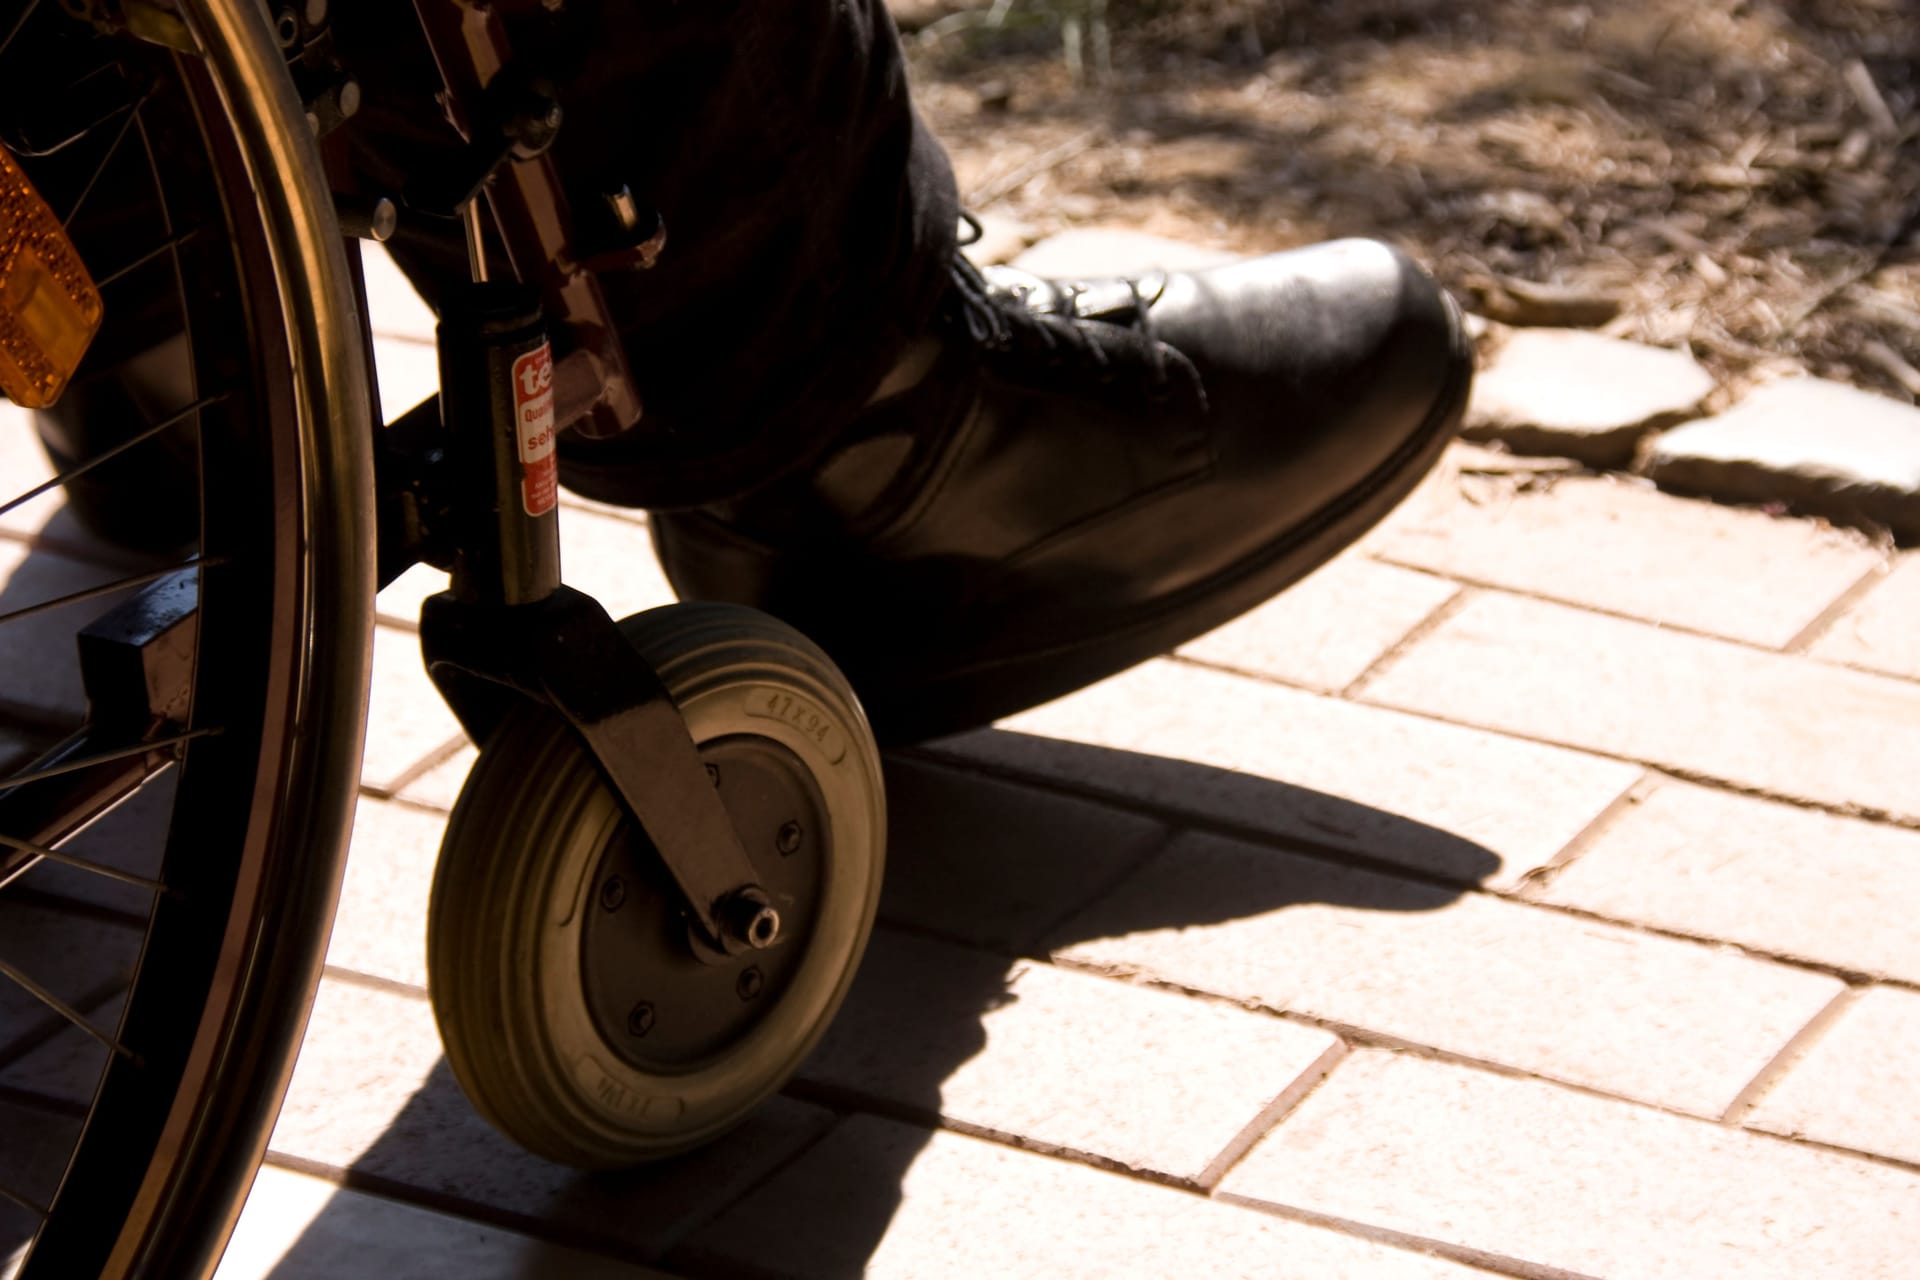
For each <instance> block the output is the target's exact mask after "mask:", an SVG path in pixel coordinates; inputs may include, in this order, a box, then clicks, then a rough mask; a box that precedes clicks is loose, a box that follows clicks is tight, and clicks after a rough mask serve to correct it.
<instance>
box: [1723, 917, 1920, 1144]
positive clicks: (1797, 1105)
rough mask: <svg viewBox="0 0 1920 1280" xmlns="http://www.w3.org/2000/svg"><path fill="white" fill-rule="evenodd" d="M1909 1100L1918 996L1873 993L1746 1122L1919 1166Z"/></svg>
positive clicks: (1915, 1072)
mask: <svg viewBox="0 0 1920 1280" xmlns="http://www.w3.org/2000/svg"><path fill="white" fill-rule="evenodd" d="M1908 919H1909V920H1911V919H1912V917H1911V916H1909V917H1908ZM1916 1097H1920V994H1916V993H1914V992H1912V991H1902V990H1899V989H1897V988H1892V987H1874V988H1872V989H1870V990H1868V991H1867V992H1866V993H1865V994H1864V995H1862V996H1861V997H1860V999H1859V1001H1858V1002H1857V1003H1855V1004H1854V1005H1853V1007H1851V1008H1850V1009H1848V1010H1847V1011H1846V1012H1845V1013H1844V1014H1842V1015H1841V1017H1840V1020H1839V1021H1838V1022H1836V1023H1834V1025H1833V1026H1831V1027H1829V1028H1827V1032H1826V1034H1825V1035H1824V1036H1822V1037H1821V1038H1820V1039H1819V1040H1817V1041H1816V1042H1815V1043H1814V1045H1813V1047H1812V1049H1810V1050H1809V1051H1808V1052H1807V1055H1806V1056H1805V1057H1804V1058H1802V1059H1801V1060H1800V1061H1799V1062H1798V1063H1797V1064H1796V1065H1795V1066H1794V1067H1793V1069H1792V1070H1791V1071H1789V1072H1788V1073H1787V1075H1786V1077H1785V1078H1784V1079H1782V1080H1781V1081H1780V1082H1779V1083H1777V1084H1776V1085H1774V1087H1773V1089H1772V1090H1771V1091H1770V1092H1768V1093H1767V1094H1766V1095H1765V1096H1763V1097H1762V1098H1761V1100H1760V1105H1759V1106H1758V1107H1756V1108H1755V1109H1754V1111H1753V1113H1752V1114H1751V1115H1750V1116H1748V1117H1747V1123H1748V1124H1749V1125H1751V1126H1752V1127H1753V1128H1756V1129H1767V1130H1770V1131H1772V1132H1774V1133H1785V1134H1792V1135H1794V1136H1795V1137H1804V1138H1812V1139H1813V1140H1815V1141H1816V1142H1827V1143H1831V1144H1833V1145H1834V1146H1837V1147H1851V1148H1853V1149H1854V1150H1856V1151H1870V1152H1872V1153H1874V1154H1875V1155H1882V1156H1890V1157H1892V1158H1893V1159H1895V1160H1904V1161H1906V1162H1907V1163H1908V1164H1920V1108H1916V1107H1915V1106H1914V1099H1915V1098H1916Z"/></svg>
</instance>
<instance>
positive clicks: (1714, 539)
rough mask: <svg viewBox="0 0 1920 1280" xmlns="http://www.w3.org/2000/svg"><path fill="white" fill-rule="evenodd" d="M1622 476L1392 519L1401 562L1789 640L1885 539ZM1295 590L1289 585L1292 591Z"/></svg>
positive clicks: (1518, 483)
mask: <svg viewBox="0 0 1920 1280" xmlns="http://www.w3.org/2000/svg"><path fill="white" fill-rule="evenodd" d="M1644 483H1645V482H1644V481H1642V482H1639V483H1632V482H1623V481H1621V480H1619V479H1617V478H1612V477H1609V478H1590V477H1582V476H1555V477H1551V478H1549V479H1548V480H1546V481H1545V482H1539V481H1537V480H1535V479H1534V478H1533V477H1528V476H1525V475H1522V476H1518V477H1514V478H1513V481H1512V482H1511V483H1508V484H1505V485H1499V486H1493V485H1487V486H1483V487H1482V488H1480V489H1478V490H1473V491H1471V492H1472V493H1473V495H1474V496H1473V499H1472V500H1468V499H1467V498H1466V497H1465V496H1464V495H1463V496H1461V497H1460V498H1458V499H1456V500H1455V501H1453V502H1449V503H1446V504H1444V505H1439V504H1429V505H1426V506H1424V507H1423V508H1422V509H1420V510H1419V512H1418V513H1417V514H1416V513H1411V512H1410V513H1409V516H1408V518H1405V519H1401V520H1397V521H1395V522H1394V523H1393V524H1392V526H1391V527H1390V529H1389V530H1388V532H1387V535H1386V536H1385V537H1383V538H1382V539H1380V540H1378V541H1377V542H1376V543H1375V544H1374V546H1373V551H1374V554H1375V555H1378V556H1380V557H1382V558H1384V559H1387V560H1391V561H1393V562H1394V563H1396V564H1401V565H1407V566H1410V567H1413V568H1418V569H1424V570H1427V571H1428V572H1431V573H1439V574H1446V575H1449V576H1451V577H1456V578H1463V579H1467V580H1469V581H1473V582H1481V583H1487V584H1489V585H1492V586H1496V587H1505V588H1508V589H1510V590H1514V591H1523V592H1528V593H1530V594H1535V595H1543V596H1548V597H1551V598H1553V599H1557V600H1564V601H1566V602H1568V603H1569V604H1578V605H1585V606H1588V607H1591V608H1595V609H1604V610H1607V611H1608V612H1611V613H1624V614H1629V615H1631V616H1633V617H1636V618H1644V619H1646V620H1647V621H1649V622H1659V623H1664V624H1667V625H1670V626H1678V627H1686V628H1688V629H1690V630H1694V631H1704V632H1707V633H1709V634H1713V635H1722V636H1726V637H1728V638H1730V639H1734V640H1747V641H1751V642H1752V643H1754V644H1761V645H1767V646H1770V647H1773V648H1779V647H1781V646H1784V645H1785V644H1786V643H1787V642H1788V641H1790V640H1792V639H1793V638H1794V637H1795V636H1797V635H1799V634H1800V632H1801V631H1802V630H1803V629H1805V628H1806V627H1807V626H1808V625H1809V624H1810V623H1812V622H1813V621H1814V619H1816V618H1818V617H1819V616H1820V614H1821V611H1822V610H1824V609H1826V608H1827V607H1828V606H1829V605H1831V604H1832V603H1833V602H1834V601H1835V600H1837V599H1838V598H1839V597H1840V596H1841V594H1842V593H1843V592H1845V591H1846V590H1847V589H1848V588H1850V587H1852V586H1853V585H1854V584H1855V583H1856V582H1858V581H1859V580H1860V579H1861V578H1862V577H1863V576H1864V575H1865V574H1867V573H1870V572H1872V571H1873V569H1874V568H1875V566H1877V565H1879V564H1881V563H1882V562H1883V561H1884V559H1885V556H1884V553H1883V552H1881V551H1879V550H1877V549H1875V548H1873V547H1870V546H1868V545H1867V544H1866V542H1865V540H1864V539H1863V538H1861V537H1860V536H1859V535H1858V534H1854V533H1850V532H1842V531H1839V530H1834V529H1831V528H1827V527H1824V526H1822V525H1818V524H1815V523H1813V522H1811V521H1806V520H1780V519H1775V518H1773V517H1771V516H1767V515H1764V514H1762V513H1760V512H1757V511H1741V510H1736V509H1734V508H1731V507H1720V506H1715V505H1713V504H1711V503H1706V502H1695V501H1691V500H1689V499H1685V498H1675V497H1672V496H1671V495H1668V494H1664V493H1660V492H1658V491H1657V490H1654V489H1650V488H1644V487H1641V486H1642V485H1644ZM1284 598H1285V597H1282V599H1284Z"/></svg>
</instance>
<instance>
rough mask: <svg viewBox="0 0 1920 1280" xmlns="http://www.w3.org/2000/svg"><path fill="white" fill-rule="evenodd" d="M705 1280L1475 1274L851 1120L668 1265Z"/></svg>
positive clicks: (991, 1150) (1328, 1279)
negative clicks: (716, 1277)
mask: <svg viewBox="0 0 1920 1280" xmlns="http://www.w3.org/2000/svg"><path fill="white" fill-rule="evenodd" d="M682 1260H684V1262H685V1264H686V1265H689V1266H692V1267H694V1268H697V1269H698V1272H697V1273H698V1274H711V1273H713V1272H715V1271H720V1272H721V1273H723V1274H740V1273H746V1274H753V1275H779V1276H791V1277H794V1278H795V1280H814V1278H824V1277H830V1276H831V1277H838V1276H851V1275H862V1276H866V1277H869V1280H892V1278H894V1277H907V1276H995V1277H999V1276H1007V1277H1013V1276H1021V1277H1041V1276H1100V1277H1103V1280H1105V1278H1111V1280H1121V1278H1123V1277H1139V1278H1140V1280H1149V1278H1152V1280H1164V1277H1168V1276H1185V1275H1195V1274H1206V1275H1219V1276H1229V1275H1231V1276H1272V1277H1285V1278H1286V1280H1334V1278H1335V1277H1341V1278H1343V1280H1344V1278H1347V1277H1362V1276H1364V1277H1366V1278H1367V1280H1467V1277H1468V1276H1478V1275H1480V1274H1481V1273H1480V1272H1478V1271H1472V1270H1469V1269H1467V1268H1464V1267H1460V1266H1457V1265H1455V1264H1453V1263H1449V1262H1444V1261H1442V1260H1440V1259H1438V1258H1432V1257H1427V1256H1423V1255H1421V1254H1419V1253H1414V1252H1409V1251H1403V1250H1399V1249H1393V1248H1389V1247H1387V1246H1385V1245H1379V1244H1374V1243H1371V1242H1369V1241H1365V1240H1360V1239H1356V1238H1355V1237H1353V1236H1350V1235H1343V1234H1340V1233H1338V1232H1335V1231H1329V1230H1326V1229H1324V1228H1320V1227H1313V1226H1308V1225H1306V1224H1304V1223H1299V1222H1289V1221H1285V1220H1283V1219H1280V1218H1274V1217H1270V1216H1267V1215H1265V1214H1260V1213H1254V1212H1250V1211H1248V1210H1245V1209H1238V1208H1234V1207H1232V1206H1228V1205H1223V1204H1217V1203H1211V1202H1209V1201H1206V1200H1202V1199H1200V1198H1198V1197H1196V1196H1193V1195H1190V1194H1188V1193H1185V1192H1181V1191H1177V1190H1174V1189H1173V1188H1171V1187H1163V1186H1155V1185H1153V1184H1151V1183H1146V1182H1140V1181H1136V1180H1134V1179H1131V1178H1126V1177H1123V1176H1121V1175H1119V1174H1115V1173H1108V1172H1104V1171H1102V1170H1098V1169H1091V1168H1088V1167H1087V1166H1085V1165H1080V1164H1074V1163H1071V1162H1068V1161H1064V1160H1055V1159H1051V1158H1049V1157H1046V1156H1041V1155H1035V1154H1033V1153H1031V1152H1025V1151H1017V1150H1013V1149H1011V1148H1008V1147H1003V1146H999V1145H997V1144H994V1143H990V1142H985V1141H982V1140H979V1139H976V1138H970V1137H966V1136H964V1135H961V1134H956V1133H930V1132H928V1131H926V1130H924V1129H916V1128H911V1127H909V1126H907V1125H903V1124H897V1123H895V1122H893V1121H890V1120H882V1119H879V1118H876V1117H873V1116H855V1117H853V1118H852V1119H850V1120H848V1121H846V1122H845V1123H844V1124H842V1125H840V1127H839V1128H837V1129H835V1130H834V1131H833V1133H832V1134H830V1135H829V1136H828V1137H827V1139H826V1140H825V1141H824V1142H822V1143H821V1144H820V1145H819V1146H817V1147H815V1148H813V1149H812V1150H811V1151H809V1152H808V1153H807V1154H806V1156H805V1157H804V1158H803V1159H801V1160H799V1161H798V1162H796V1163H795V1164H793V1165H792V1166H790V1167H789V1168H787V1169H784V1170H782V1171H781V1173H780V1174H779V1175H778V1176H777V1177H775V1178H774V1179H773V1180H772V1181H770V1182H769V1183H767V1184H766V1185H765V1186H763V1187H760V1188H759V1189H757V1190H756V1191H755V1192H754V1193H753V1194H752V1195H751V1196H749V1197H747V1198H746V1199H745V1200H744V1201H742V1202H741V1203H740V1204H739V1205H738V1206H737V1207H736V1208H734V1209H733V1210H731V1211H730V1212H729V1213H727V1214H726V1215H724V1216H723V1217H721V1218H720V1219H719V1220H718V1221H716V1222H714V1223H713V1224H711V1225H710V1226H708V1227H707V1228H705V1229H703V1230H702V1231H700V1232H699V1233H698V1234H697V1235H696V1236H695V1237H694V1238H693V1239H692V1240H691V1241H689V1243H688V1246H687V1247H686V1248H685V1249H684V1250H682V1251H681V1252H680V1253H678V1254H676V1255H675V1257H674V1259H673V1260H672V1261H676V1262H678V1261H682Z"/></svg>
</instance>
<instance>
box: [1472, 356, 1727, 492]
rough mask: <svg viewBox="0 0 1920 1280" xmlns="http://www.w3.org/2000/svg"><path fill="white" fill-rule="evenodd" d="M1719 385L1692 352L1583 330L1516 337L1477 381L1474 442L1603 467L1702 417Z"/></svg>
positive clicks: (1622, 461) (1629, 457)
mask: <svg viewBox="0 0 1920 1280" xmlns="http://www.w3.org/2000/svg"><path fill="white" fill-rule="evenodd" d="M1713 388H1714V382H1713V377H1712V375H1710V374H1709V373H1708V372H1707V371H1706V370H1705V369H1703V368H1701V367H1700V366H1699V365H1698V364H1696V363H1695V362H1694V359H1693V357H1692V356H1690V355H1688V354H1687V353H1686V352H1684V351H1668V350H1665V349H1663V348H1660V347H1649V346H1644V345H1642V344H1640V343H1636V342H1623V341H1621V340H1620V339H1618V338H1608V337H1603V336H1602V335H1600V334H1597V333H1584V332H1581V331H1580V330H1577V329H1516V330H1514V331H1513V332H1512V333H1511V334H1510V335H1509V336H1508V338H1507V340H1506V341H1505V342H1504V343H1503V344H1502V345H1501V347H1500V349H1499V350H1498V351H1497V352H1496V353H1495V354H1494V357H1493V360H1492V361H1491V363H1489V364H1488V365H1487V367H1486V368H1484V369H1482V370H1481V371H1480V374H1479V376H1478V377H1477V378H1475V379H1474V385H1473V395H1472V398H1471V400H1470V401H1469V402H1468V405H1467V423H1466V428H1465V435H1466V436H1467V438H1468V439H1470V440H1500V441H1503V442H1504V443H1505V444H1506V445H1507V446H1508V447H1510V448H1512V449H1514V450H1516V451H1518V452H1520V453H1546V454H1552V455H1553V456H1555V457H1561V458H1578V459H1579V460H1580V461H1582V462H1585V463H1588V464H1590V465H1592V466H1596V467H1620V466H1624V465H1626V464H1627V463H1628V462H1630V461H1632V459H1633V454H1634V450H1635V448H1636V447H1638V445H1639V443H1640V440H1641V438H1642V437H1644V436H1646V435H1647V434H1649V433H1650V432H1654V431H1658V430H1660V429H1662V428H1664V427H1668V426H1672V425H1673V424H1674V423H1676V422H1681V421H1684V420H1685V419H1687V418H1690V417H1693V416H1694V415H1695V414H1696V413H1698V412H1699V409H1700V404H1701V402H1702V401H1704V400H1705V399H1706V398H1707V396H1708V395H1710V394H1712V392H1713Z"/></svg>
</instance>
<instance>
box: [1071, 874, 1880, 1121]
mask: <svg viewBox="0 0 1920 1280" xmlns="http://www.w3.org/2000/svg"><path fill="white" fill-rule="evenodd" d="M1054 949H1055V950H1056V952H1057V954H1059V955H1060V956H1061V957H1063V958H1064V959H1067V960H1070V961H1075V962H1078V963H1081V964H1088V965H1095V966H1099V967H1102V968H1107V969H1113V970H1117V971H1119V972H1122V973H1131V974H1140V975H1144V976H1147V977H1151V978H1155V979H1159V980H1162V981H1166V982H1171V983H1174V984H1176V985H1179V986H1182V987H1190V988H1194V989H1197V990H1200V991H1207V992H1211V993H1213V994H1216V995H1222V996H1226V997H1228V998H1230V999H1234V1000H1240V1001H1252V1002H1257V1003H1258V1004H1259V1005H1261V1006H1263V1007H1265V1008H1269V1009H1275V1010H1280V1011H1286V1012H1293V1013H1298V1014H1304V1015H1307V1016H1309V1017H1313V1018H1324V1019H1328V1020H1330V1021H1333V1022H1337V1023H1343V1024H1346V1025H1349V1026H1355V1027H1362V1028H1365V1029H1367V1030H1369V1031H1373V1032H1378V1033H1380V1034H1383V1035H1387V1036H1392V1037H1395V1038H1397V1039H1401V1040H1406V1041H1410V1042H1413V1043H1416V1044H1422V1045H1429V1046H1432V1047H1434V1048H1437V1049H1444V1050H1447V1051H1449V1052H1452V1053H1457V1054H1462V1055H1465V1056H1468V1057H1472V1058H1479V1059H1483V1060H1485V1061H1489V1062H1496V1063H1501V1064H1503V1065H1506V1066H1511V1067H1516V1068H1519V1069H1520V1070H1523V1071H1528V1072H1533V1073H1536V1074H1539V1075H1545V1076H1551V1077H1553V1078H1555V1079H1559V1080H1566V1081H1570V1082H1573V1083H1576V1084H1584V1085H1591V1086H1592V1087H1594V1088H1597V1089H1603V1090H1605V1091H1607V1092H1609V1093H1618V1094H1622V1095H1625V1096H1628V1097H1633V1098H1642V1099H1646V1100H1647V1101H1650V1102H1657V1103H1660V1104H1662V1105H1665V1106H1670V1107H1675V1108H1678V1109H1681V1110H1685V1111H1690V1112H1695V1113H1698V1114H1703V1115H1714V1116H1717V1115H1719V1114H1720V1113H1721V1112H1722V1111H1724V1110H1725V1109H1726V1107H1727V1106H1728V1105H1729V1104H1730V1103H1731V1102H1732V1101H1733V1100H1734V1098H1735V1096H1736V1095H1737V1094H1738V1093H1739V1092H1740V1090H1741V1088H1742V1087H1744V1086H1745V1085H1746V1083H1747V1081H1749V1080H1751V1079H1752V1078H1753V1077H1754V1075H1755V1074H1757V1073H1758V1072H1759V1071H1760V1070H1761V1069H1762V1068H1764V1067H1765V1066H1766V1065H1767V1063H1768V1062H1769V1061H1771V1060H1772V1058H1773V1056H1774V1055H1775V1054H1776V1053H1778V1052H1779V1050H1780V1048H1781V1047H1782V1046H1783V1045H1785V1044H1786V1042H1787V1040H1788V1039H1789V1038H1790V1037H1791V1036H1792V1035H1793V1034H1794V1033H1795V1032H1797V1031H1798V1030H1800V1028H1801V1027H1803V1026H1805V1025H1806V1024H1807V1022H1808V1021H1809V1020H1810V1019H1811V1018H1812V1017H1813V1016H1814V1015H1815V1014H1816V1013H1818V1012H1819V1011H1820V1010H1821V1009H1823V1008H1825V1007H1826V1005H1827V1004H1828V1003H1829V1002H1830V1001H1831V1000H1832V999H1833V998H1834V997H1835V996H1836V995H1838V994H1839V993H1840V991H1841V989H1842V984H1841V983H1840V982H1839V981H1838V980H1837V979H1834V978H1829V977H1825V976H1822V975H1819V974H1813V973H1807V972H1804V971H1801V970H1795V969H1789V968H1786V967H1784V966H1781V965H1776V964H1770V963H1767V962H1764V961H1760V960H1753V959H1749V958H1746V957H1744V956H1739V955H1735V954H1731V953H1728V952H1724V951H1719V950H1715V949H1713V948H1709V947H1705V946H1701V945H1699V944H1696V943H1690V942H1679V941H1675V940H1673V939H1669V938H1661V937H1656V936H1653V935H1650V934H1645V933H1639V932H1634V931H1631V930H1628V929H1622V928H1617V927H1615V926H1612V925H1606V924H1600V923H1597V922H1592V921H1586V920H1580V919H1577V918H1574V917H1571V916H1566V915H1562V914H1560V913H1557V912H1552V911H1544V910H1541V909H1539V908H1536V907H1529V906H1525V905H1522V904H1519V903H1514V902H1510V901H1506V900H1504V899H1500V898H1494V897H1490V896H1488V895H1485V894H1473V893H1468V894H1462V893H1459V892H1457V891H1454V890H1451V889H1443V888H1439V887H1436V886H1432V885H1427V884H1416V883H1413V882H1411V881H1406V880H1401V879H1398V878H1395V877H1391V876H1385V875H1380V874H1377V873H1374V872H1370V871H1363V870H1359V869H1357V868H1351V867H1342V866H1337V865H1333V864H1330V863H1326V862H1320V861H1316V860H1314V859H1309V858H1303V857H1300V856H1298V855H1294V854H1288V853H1283V852H1280V851H1278V850H1274V849H1268V848H1263V847H1261V846H1258V845H1252V844H1246V843H1242V842H1238V841H1229V840H1222V839H1218V838H1214V837H1208V836H1194V837H1188V838H1186V839H1183V840H1182V841H1180V842H1179V843H1177V844H1175V845H1174V846H1173V847H1171V848H1170V849H1168V850H1167V851H1166V852H1165V853H1164V854H1161V855H1159V856H1158V857H1156V858H1154V859H1153V860H1152V861H1151V862H1149V863H1148V864H1147V865H1146V866H1145V867H1144V868H1142V869H1141V870H1140V871H1139V872H1138V873H1136V874H1135V875H1134V876H1132V877H1131V878H1129V879H1128V880H1127V881H1125V882H1123V883H1122V884H1121V885H1120V886H1119V888H1117V889H1116V890H1114V892H1113V893H1112V895H1110V896H1109V897H1107V898H1105V899H1103V900H1102V901H1100V902H1098V903H1096V904H1094V906H1093V907H1091V908H1089V909H1088V910H1087V911H1086V912H1085V913H1084V914H1082V915H1081V916H1079V917H1078V918H1076V919H1074V920H1071V921H1069V922H1068V923H1067V925H1066V926H1065V928H1064V929H1062V931H1061V933H1060V935H1059V937H1058V938H1056V939H1055V940H1054Z"/></svg>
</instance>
